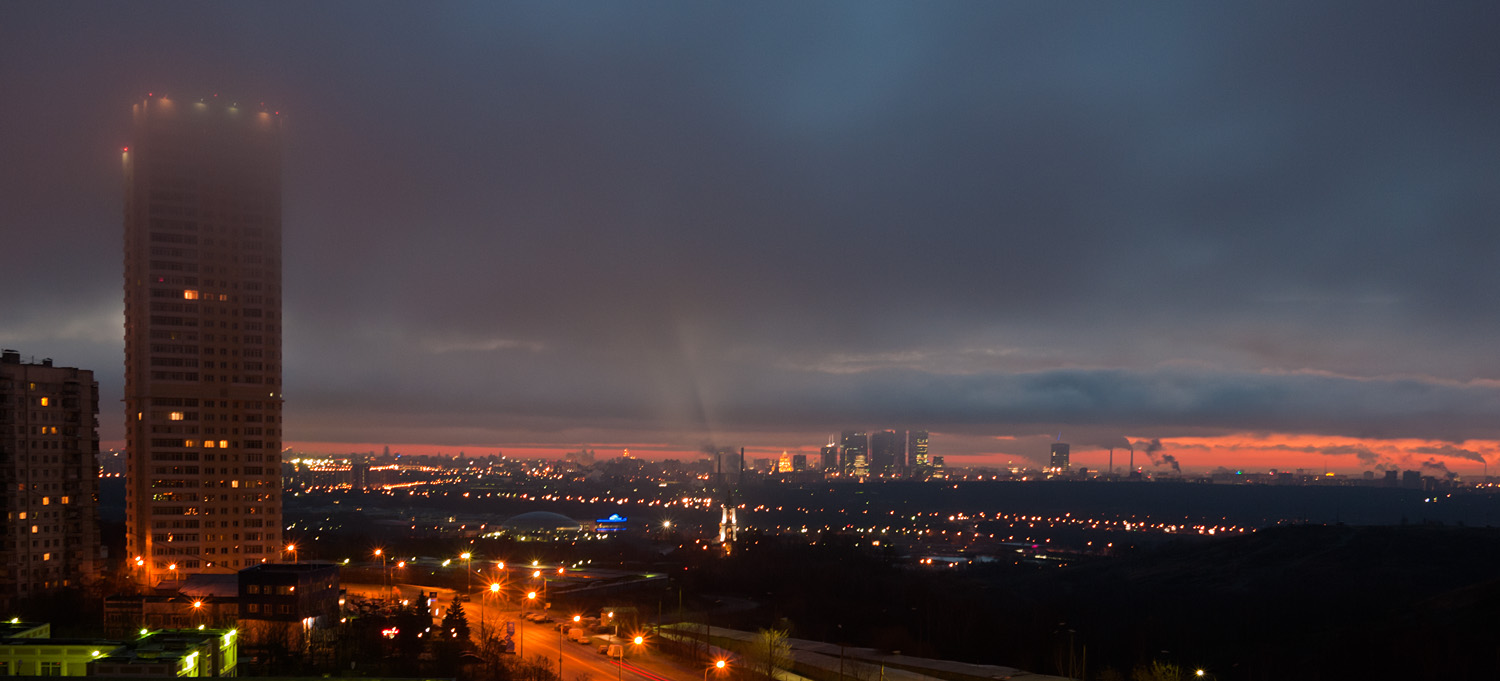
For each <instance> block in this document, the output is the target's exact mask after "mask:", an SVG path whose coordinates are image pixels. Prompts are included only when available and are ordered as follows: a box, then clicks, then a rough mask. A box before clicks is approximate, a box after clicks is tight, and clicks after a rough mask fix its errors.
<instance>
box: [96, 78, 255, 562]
mask: <svg viewBox="0 0 1500 681" xmlns="http://www.w3.org/2000/svg"><path fill="white" fill-rule="evenodd" d="M133 129H134V140H133V143H132V145H131V146H130V147H127V148H126V149H125V150H124V152H123V156H124V158H123V162H124V170H125V186H126V194H125V409H126V421H125V423H126V429H125V430H126V433H125V435H126V450H127V458H128V463H127V470H126V478H127V485H128V494H127V498H126V522H127V548H126V550H127V551H128V552H129V554H130V559H131V561H132V562H133V564H134V565H135V566H136V569H137V574H136V578H137V579H139V580H141V581H143V582H147V583H155V582H157V581H160V580H163V579H182V578H183V577H184V576H185V575H187V574H191V573H198V572H234V571H237V570H239V569H241V568H244V567H248V566H250V565H255V564H260V563H263V562H267V561H276V560H278V558H279V557H280V551H281V543H280V539H281V536H280V527H281V464H280V451H281V436H282V433H281V152H280V143H279V137H280V135H279V121H278V119H277V117H276V116H275V115H274V114H273V113H272V112H269V111H263V110H260V109H259V108H258V107H248V106H240V105H238V104H237V103H233V102H228V101H220V100H218V99H217V98H205V99H200V100H178V99H169V98H167V97H147V98H146V99H145V100H144V101H142V102H140V103H139V104H137V105H136V106H135V108H134V128H133Z"/></svg>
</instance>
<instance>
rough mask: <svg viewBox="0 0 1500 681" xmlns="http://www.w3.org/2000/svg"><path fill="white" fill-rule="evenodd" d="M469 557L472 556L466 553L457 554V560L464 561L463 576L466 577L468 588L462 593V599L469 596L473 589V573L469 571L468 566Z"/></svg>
mask: <svg viewBox="0 0 1500 681" xmlns="http://www.w3.org/2000/svg"><path fill="white" fill-rule="evenodd" d="M471 555H473V554H471V553H469V552H468V551H464V552H463V553H461V554H459V556H458V557H459V558H462V559H464V576H465V577H467V578H468V580H469V581H468V586H466V587H465V591H464V597H466V598H467V597H468V595H469V591H472V590H473V589H474V573H473V572H472V571H471V570H469V565H470V563H469V557H470V556H471Z"/></svg>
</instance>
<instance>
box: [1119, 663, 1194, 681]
mask: <svg viewBox="0 0 1500 681" xmlns="http://www.w3.org/2000/svg"><path fill="white" fill-rule="evenodd" d="M1130 678H1131V680H1132V681H1180V680H1181V679H1183V678H1185V675H1184V673H1183V669H1182V667H1179V666H1177V665H1175V664H1172V663H1171V662H1162V661H1161V660H1152V661H1151V664H1140V665H1136V668H1135V671H1133V672H1131V674H1130Z"/></svg>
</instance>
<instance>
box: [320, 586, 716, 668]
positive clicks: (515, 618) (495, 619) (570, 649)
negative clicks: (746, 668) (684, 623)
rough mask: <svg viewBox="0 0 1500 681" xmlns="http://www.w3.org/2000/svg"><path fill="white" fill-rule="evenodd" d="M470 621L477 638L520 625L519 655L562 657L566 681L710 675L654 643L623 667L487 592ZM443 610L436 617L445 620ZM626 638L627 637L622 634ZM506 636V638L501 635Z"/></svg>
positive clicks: (373, 590)
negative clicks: (654, 648)
mask: <svg viewBox="0 0 1500 681" xmlns="http://www.w3.org/2000/svg"><path fill="white" fill-rule="evenodd" d="M344 588H345V589H347V590H348V593H350V594H351V595H356V594H357V595H361V596H365V597H378V596H379V595H380V594H381V593H382V592H383V591H384V589H383V588H382V587H381V585H379V584H373V585H368V584H345V585H344ZM391 588H392V589H393V590H399V592H400V597H401V598H415V597H416V596H417V594H418V593H419V592H420V591H424V590H425V591H427V592H429V593H430V592H433V591H437V592H438V598H437V603H438V604H439V605H440V606H442V608H447V606H448V604H449V603H450V602H452V600H453V594H454V592H453V590H451V589H440V588H433V587H421V586H413V585H409V584H398V585H392V587H391ZM464 610H465V613H466V614H467V616H468V619H469V630H470V631H471V632H472V633H473V636H474V637H475V638H476V639H477V638H479V637H480V636H482V635H483V633H484V632H486V631H488V632H503V631H504V630H505V625H506V623H507V622H513V623H515V626H516V637H515V641H516V654H517V655H520V656H522V657H523V659H526V660H534V659H536V658H538V657H540V658H542V659H543V660H546V663H547V666H548V667H550V668H552V669H554V670H555V669H556V667H557V663H558V657H559V654H560V655H561V658H562V674H560V675H559V678H560V679H562V681H703V679H704V674H703V672H704V670H703V669H696V668H694V667H692V666H684V665H683V664H681V663H679V662H677V661H676V660H673V659H669V658H667V657H666V656H664V655H658V654H655V653H654V652H653V651H652V650H651V644H650V641H649V640H648V641H647V642H646V644H645V645H642V646H640V647H639V648H637V647H636V646H634V645H629V644H627V646H626V647H627V648H629V649H630V650H627V651H626V658H625V662H624V664H623V666H622V665H621V664H619V663H618V662H617V661H616V660H615V659H614V658H609V657H605V656H604V655H600V654H599V651H598V646H597V645H595V644H583V643H576V642H573V641H569V640H567V639H566V638H565V632H562V631H558V630H557V628H556V627H557V625H556V624H533V623H531V622H528V621H526V620H523V619H521V617H520V615H521V613H520V611H519V610H517V609H516V608H515V607H513V606H510V607H508V604H497V603H495V601H494V600H493V599H492V598H490V597H488V594H486V593H485V592H483V591H476V592H475V593H474V596H473V599H472V600H471V601H470V602H469V603H467V604H465V605H464ZM441 612H442V610H438V612H437V613H436V616H438V617H441ZM621 633H622V635H623V634H624V633H625V632H621ZM500 635H501V637H503V633H502V634H500ZM709 676H710V681H725V680H726V679H728V677H721V676H717V675H714V674H710V675H709Z"/></svg>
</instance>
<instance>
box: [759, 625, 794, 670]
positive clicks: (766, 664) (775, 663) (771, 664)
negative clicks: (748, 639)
mask: <svg viewBox="0 0 1500 681" xmlns="http://www.w3.org/2000/svg"><path fill="white" fill-rule="evenodd" d="M750 655H751V660H752V661H753V662H754V663H755V668H756V669H758V670H760V671H761V672H762V673H764V674H765V675H766V678H767V679H769V680H770V681H776V670H778V669H785V668H787V667H789V666H791V664H792V644H791V643H790V642H789V641H787V637H786V631H784V630H781V629H761V630H760V631H757V632H755V639H754V641H752V643H751V647H750Z"/></svg>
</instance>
